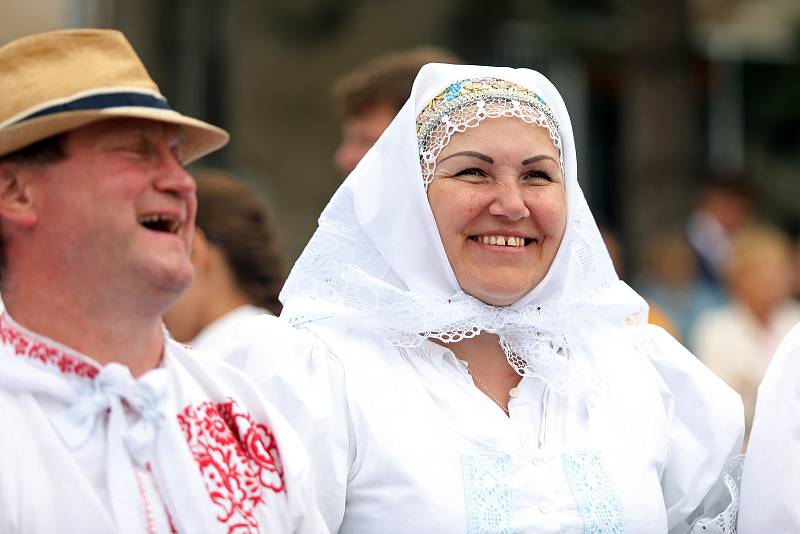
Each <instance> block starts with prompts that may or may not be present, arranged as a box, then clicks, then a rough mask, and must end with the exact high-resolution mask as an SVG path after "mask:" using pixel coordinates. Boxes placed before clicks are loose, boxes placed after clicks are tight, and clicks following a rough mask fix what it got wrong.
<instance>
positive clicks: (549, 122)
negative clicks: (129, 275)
mask: <svg viewBox="0 0 800 534" xmlns="http://www.w3.org/2000/svg"><path fill="white" fill-rule="evenodd" d="M503 116H506V117H517V118H519V119H521V120H523V121H524V122H527V123H532V124H536V125H538V126H540V127H543V128H547V130H548V132H549V134H550V138H551V139H552V140H553V144H554V145H555V147H556V148H557V149H558V152H559V156H560V160H561V161H560V163H561V170H562V172H563V170H564V155H563V153H562V151H561V134H560V131H559V124H558V119H557V118H556V115H555V113H553V110H552V109H550V106H549V105H548V104H547V102H546V101H545V100H544V99H543V98H542V97H541V96H539V95H538V94H536V93H535V92H533V91H531V90H530V89H527V88H526V87H523V86H521V85H518V84H516V83H514V82H510V81H508V80H501V79H499V78H488V77H487V78H472V79H467V80H461V81H458V82H454V83H452V84H450V85H449V86H448V87H447V88H446V89H445V90H444V91H442V92H441V93H439V94H438V95H437V96H436V97H435V98H433V100H431V101H430V102H429V103H428V105H427V106H425V108H424V109H423V110H422V111H421V112H420V113H419V115H418V116H417V125H416V126H417V144H418V146H419V154H420V163H421V165H422V174H423V180H424V183H425V187H426V188H427V186H428V184H429V183H430V182H431V180H432V179H433V172H434V169H435V167H436V158H437V157H438V155H439V153H440V152H441V150H442V149H443V148H444V146H445V145H446V144H447V143H449V142H450V139H451V137H452V136H453V134H454V133H456V132H463V131H465V130H466V129H467V128H474V127H476V126H478V125H479V124H480V123H481V122H482V121H483V120H484V119H486V118H489V117H503Z"/></svg>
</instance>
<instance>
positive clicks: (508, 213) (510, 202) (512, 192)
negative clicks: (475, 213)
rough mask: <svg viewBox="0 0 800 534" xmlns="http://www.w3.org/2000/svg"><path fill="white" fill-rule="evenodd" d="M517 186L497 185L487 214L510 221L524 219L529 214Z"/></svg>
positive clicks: (520, 189) (520, 190)
mask: <svg viewBox="0 0 800 534" xmlns="http://www.w3.org/2000/svg"><path fill="white" fill-rule="evenodd" d="M522 193H523V191H522V188H521V187H520V186H519V185H518V184H513V185H512V184H497V186H496V190H495V197H494V199H492V203H491V204H490V205H489V213H490V214H491V215H497V216H500V217H507V218H508V219H510V220H512V221H518V220H520V219H524V218H525V217H527V216H529V215H530V214H531V212H530V210H528V206H527V205H525V199H524V198H523V195H522Z"/></svg>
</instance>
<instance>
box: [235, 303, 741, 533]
mask: <svg viewBox="0 0 800 534" xmlns="http://www.w3.org/2000/svg"><path fill="white" fill-rule="evenodd" d="M323 323H326V325H325V326H320V325H319V323H317V324H315V326H314V327H313V332H312V331H310V330H300V331H297V330H293V329H292V328H290V327H289V326H287V325H285V324H283V323H282V322H281V321H280V320H278V319H275V318H257V319H255V320H252V321H251V323H250V324H249V325H248V326H247V328H246V329H243V331H242V332H240V334H239V336H237V339H238V340H239V342H240V344H239V346H238V348H231V351H230V353H229V355H228V357H229V359H230V360H231V361H234V362H238V364H239V365H241V366H243V368H244V369H245V371H246V373H247V374H248V375H249V376H250V377H251V378H252V379H253V380H254V381H255V382H256V383H257V384H258V385H259V386H260V387H261V389H262V391H263V392H264V393H265V394H266V395H267V396H268V397H269V398H270V399H271V400H272V401H273V402H274V403H275V404H277V405H278V406H279V407H280V408H281V409H282V411H283V412H284V414H285V415H286V416H287V418H288V419H289V420H290V422H292V423H293V424H294V425H295V428H296V430H298V433H299V434H300V436H301V439H303V441H304V442H305V444H306V447H307V448H308V450H309V453H310V455H311V458H312V464H313V466H314V470H315V474H316V480H317V495H318V499H319V504H320V509H321V511H322V513H323V516H324V517H325V520H326V522H327V524H328V526H329V528H330V529H331V531H332V532H340V533H343V534H350V533H353V534H355V533H358V534H367V533H382V534H401V533H403V534H406V533H410V532H414V533H417V534H425V533H430V534H462V533H467V534H478V533H481V534H483V533H509V534H510V533H556V532H560V533H584V532H592V533H595V532H596V533H601V532H602V533H611V532H614V533H616V532H623V531H624V532H636V533H651V532H652V533H664V532H667V531H669V532H670V533H679V532H689V531H690V529H691V525H692V523H695V519H696V518H697V517H698V516H699V515H709V516H715V515H717V514H719V513H720V512H722V511H723V510H724V509H725V508H726V506H727V507H728V509H727V511H726V512H725V513H724V514H722V515H720V516H719V517H718V518H716V519H715V520H714V521H716V523H715V522H714V521H709V520H704V521H705V522H704V523H703V525H704V526H705V527H706V528H709V526H708V525H709V523H714V524H717V523H718V524H719V525H721V527H720V528H719V529H717V530H715V529H714V526H713V525H712V526H711V528H709V529H708V530H704V532H729V531H730V530H723V528H730V526H731V523H732V521H733V517H734V515H735V504H733V505H732V506H729V501H730V498H729V495H728V493H727V492H726V491H724V489H725V487H724V486H723V487H722V490H723V491H721V492H717V491H716V490H717V489H719V485H720V480H721V479H722V478H724V473H723V471H724V467H725V464H726V461H727V460H728V459H729V457H731V456H732V455H734V454H736V453H738V451H739V448H740V446H741V428H742V407H741V402H740V400H739V398H738V396H737V395H736V394H735V393H734V392H733V391H732V390H731V389H730V388H728V387H727V386H726V385H725V384H723V383H722V382H721V381H720V380H719V379H718V378H716V377H715V376H714V375H713V374H712V373H711V372H710V371H709V370H708V369H706V368H705V367H704V366H703V365H702V364H701V363H699V362H698V361H697V360H696V359H695V358H694V357H693V356H692V355H691V354H690V353H689V352H687V351H686V350H685V349H683V348H682V347H681V346H680V345H679V344H677V342H675V341H674V340H673V339H672V338H671V337H670V336H668V335H667V334H666V333H663V332H662V331H660V329H659V331H657V332H654V333H653V336H654V338H655V339H656V340H657V342H656V344H655V345H654V346H652V347H649V348H648V354H647V355H646V356H642V355H641V354H639V353H637V352H635V351H631V350H625V349H624V348H621V349H620V351H619V354H618V358H615V359H613V360H611V361H605V362H603V366H604V368H603V372H604V374H605V375H606V376H608V377H610V379H611V382H610V383H609V384H608V387H607V388H606V389H604V390H603V392H601V393H600V394H598V395H597V396H596V397H595V398H594V399H593V400H592V402H591V403H588V404H587V403H586V402H583V401H581V400H579V399H577V398H574V397H563V396H561V395H558V394H556V393H555V392H554V391H551V390H550V389H549V388H548V387H547V386H545V385H544V384H543V382H542V381H540V380H539V379H536V378H528V377H525V378H523V379H522V381H521V382H520V384H519V386H518V387H517V388H516V392H515V393H516V396H514V397H513V398H512V399H511V400H510V402H509V412H510V415H509V416H506V414H505V413H504V412H503V411H502V410H501V409H500V408H499V407H498V406H497V405H496V404H495V403H494V402H493V401H492V400H491V399H489V398H488V397H487V396H486V395H484V394H483V393H482V392H481V391H480V390H478V389H477V388H476V387H475V386H474V384H473V382H472V379H471V377H470V375H469V373H468V372H467V368H466V365H465V364H464V363H463V362H461V361H459V360H458V359H457V358H456V357H455V355H454V354H453V352H452V351H451V350H449V349H447V348H445V347H442V346H440V345H437V344H434V343H432V342H425V343H424V344H423V345H422V346H421V347H419V348H416V349H399V348H395V347H392V346H390V345H389V344H388V343H386V342H385V341H382V340H381V338H380V337H378V336H373V337H371V338H370V337H369V336H366V337H365V336H364V335H363V332H362V333H361V334H359V335H353V336H350V337H349V341H348V343H347V346H339V347H333V346H326V345H325V344H323V343H322V342H321V341H320V338H318V337H316V335H322V337H324V338H326V339H330V337H329V336H326V334H327V333H330V332H329V331H326V330H327V329H329V328H330V329H331V331H332V330H338V331H339V332H340V333H341V332H345V336H344V337H345V338H347V335H346V334H347V333H348V332H351V331H353V330H354V329H357V326H354V325H352V324H350V325H349V324H346V323H345V322H344V321H341V322H335V321H328V322H323ZM644 328H655V327H649V326H648V327H644ZM315 334H316V335H315ZM375 346H383V347H384V350H382V351H380V352H376V351H375V350H374V347H375ZM712 488H716V489H715V490H714V491H712ZM715 492H716V493H715ZM709 495H715V496H716V497H709ZM719 495H722V496H723V497H722V500H720V499H719ZM712 501H713V502H712Z"/></svg>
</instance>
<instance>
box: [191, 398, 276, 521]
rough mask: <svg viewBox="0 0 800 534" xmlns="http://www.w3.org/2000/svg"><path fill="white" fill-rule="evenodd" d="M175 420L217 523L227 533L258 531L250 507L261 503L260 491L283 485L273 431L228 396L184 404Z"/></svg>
mask: <svg viewBox="0 0 800 534" xmlns="http://www.w3.org/2000/svg"><path fill="white" fill-rule="evenodd" d="M178 422H179V423H180V425H181V429H182V430H183V433H184V435H185V436H186V441H187V442H188V443H189V449H190V450H191V451H192V454H193V455H194V458H195V460H196V461H197V463H198V465H199V466H200V472H201V473H202V475H203V479H204V480H205V483H206V489H208V492H209V495H210V496H211V500H212V501H213V502H214V504H215V505H216V506H217V510H218V513H217V519H218V520H219V522H220V523H222V524H224V525H226V526H227V527H228V532H229V533H234V532H235V533H236V534H244V533H257V532H260V530H259V524H258V520H257V519H256V517H255V515H254V510H255V509H256V507H258V506H259V505H261V504H263V503H264V496H263V491H264V490H270V491H272V492H275V493H280V492H282V491H283V489H284V482H283V468H282V466H281V463H280V456H279V453H278V446H277V443H276V442H275V437H274V436H273V434H272V432H271V431H270V430H269V428H267V426H266V425H264V424H261V423H256V422H255V421H253V419H252V417H251V416H250V414H248V413H246V412H244V411H242V410H241V409H240V408H239V407H238V405H237V404H236V402H235V401H233V400H229V401H228V402H225V403H220V404H215V403H211V402H204V403H202V404H200V405H198V406H187V407H186V408H185V409H184V410H183V412H181V413H179V414H178Z"/></svg>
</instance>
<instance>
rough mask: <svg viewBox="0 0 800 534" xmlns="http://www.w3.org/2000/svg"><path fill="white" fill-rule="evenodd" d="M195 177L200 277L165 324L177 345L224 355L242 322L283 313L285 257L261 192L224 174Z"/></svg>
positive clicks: (196, 276) (210, 172) (194, 259)
mask: <svg viewBox="0 0 800 534" xmlns="http://www.w3.org/2000/svg"><path fill="white" fill-rule="evenodd" d="M192 174H193V176H194V178H195V180H196V181H197V202H198V207H197V227H196V231H195V236H194V240H193V243H192V256H191V258H192V264H193V265H194V279H193V281H192V285H191V286H190V287H189V289H188V290H186V292H184V294H183V295H182V296H181V298H180V299H179V300H178V301H177V302H176V303H175V305H174V306H173V307H172V308H171V309H170V310H169V311H168V312H167V313H166V314H165V315H164V322H165V324H166V325H167V329H168V330H169V331H170V333H171V334H172V336H173V337H174V338H175V339H176V340H178V341H181V342H183V343H187V344H189V345H192V346H193V347H195V348H199V349H203V350H204V351H206V352H217V353H218V352H220V351H221V350H222V348H223V347H225V346H227V345H228V344H229V343H230V342H231V339H230V337H231V332H232V331H233V330H235V328H236V327H237V326H238V325H239V323H240V322H241V321H243V320H245V319H248V318H250V317H253V316H255V315H261V314H264V313H269V314H278V313H280V310H281V306H280V302H279V301H278V293H279V292H280V288H281V286H282V285H283V281H284V279H285V275H284V266H283V259H282V258H281V255H280V252H279V246H278V242H277V239H276V236H275V229H274V228H273V223H272V217H271V215H270V213H269V210H268V209H267V206H266V204H265V202H264V200H263V199H262V198H261V196H260V195H259V194H258V193H257V192H256V191H254V190H253V189H252V188H250V187H248V186H247V185H245V184H244V183H243V182H241V181H240V180H238V179H236V178H234V177H233V176H231V175H229V174H227V173H224V172H222V171H216V170H201V171H196V172H193V173H192Z"/></svg>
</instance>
